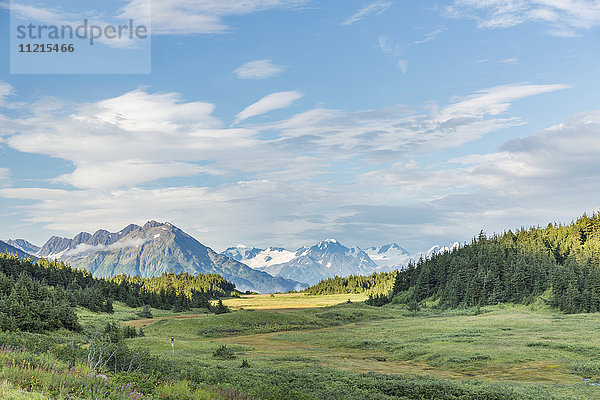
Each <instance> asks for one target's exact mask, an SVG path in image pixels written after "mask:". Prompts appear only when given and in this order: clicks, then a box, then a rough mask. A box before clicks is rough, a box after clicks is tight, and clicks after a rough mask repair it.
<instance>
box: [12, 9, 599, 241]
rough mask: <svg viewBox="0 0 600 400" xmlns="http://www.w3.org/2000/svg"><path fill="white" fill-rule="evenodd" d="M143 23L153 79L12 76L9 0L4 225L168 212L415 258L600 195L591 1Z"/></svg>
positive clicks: (117, 222)
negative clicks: (393, 247)
mask: <svg viewBox="0 0 600 400" xmlns="http://www.w3.org/2000/svg"><path fill="white" fill-rule="evenodd" d="M142 1H143V0H125V1H120V2H118V8H117V9H115V10H97V9H93V10H92V9H90V10H89V12H88V13H87V14H86V15H94V13H97V15H104V16H105V15H109V14H110V13H120V14H122V15H135V10H138V9H139V8H140V3H141V2H142ZM79 3H80V2H79ZM19 4H20V3H19V0H13V1H12V3H11V5H12V7H13V12H16V11H15V10H17V8H15V6H16V5H19ZM37 4H38V5H37V7H38V8H37V9H27V10H29V11H30V14H32V15H33V14H35V15H37V16H38V18H42V17H39V16H40V15H44V16H45V18H50V19H52V18H55V19H57V20H60V19H61V18H63V16H64V15H66V14H68V11H69V10H66V9H65V8H64V6H62V7H61V6H58V5H56V6H52V4H48V3H46V4H43V3H39V2H38V3H37ZM80 4H81V3H80ZM24 9H25V8H23V7H22V8H20V10H24ZM32 10H33V11H32ZM132 10H133V11H132ZM49 11H51V12H49ZM69 15H70V16H71V17H72V16H73V13H70V14H69ZM151 17H152V19H151V25H152V49H151V50H152V51H151V72H150V73H143V74H135V73H128V74H122V75H119V74H115V73H111V74H102V73H96V74H85V73H77V74H31V73H30V74H11V70H10V58H11V54H12V53H11V50H10V45H9V39H8V38H9V36H10V33H11V32H9V30H10V10H9V9H8V4H7V3H3V2H0V216H1V218H2V224H1V225H0V226H1V227H0V238H4V239H7V238H25V239H27V240H29V241H31V242H33V243H35V244H38V245H41V244H43V243H44V242H45V241H46V240H47V239H48V238H49V237H50V236H53V235H58V236H67V237H73V236H74V235H75V234H77V233H78V232H80V231H88V232H94V231H96V230H97V229H100V228H104V229H108V230H110V231H118V230H120V229H121V228H123V227H124V226H126V225H128V224H130V223H137V224H143V223H144V222H145V221H147V220H158V221H169V222H171V223H173V224H175V225H176V226H178V227H180V228H181V229H183V230H184V231H186V232H188V233H189V234H191V235H192V236H194V237H195V238H196V239H198V240H199V241H200V242H202V243H203V244H205V245H208V246H211V247H213V248H214V249H216V250H223V249H225V248H226V247H229V246H232V245H236V244H247V245H254V246H257V247H265V246H281V247H286V248H290V249H295V248H298V247H300V246H302V245H305V244H310V243H314V242H316V241H318V240H323V239H326V238H336V239H337V240H339V241H340V242H341V243H343V244H345V245H347V246H354V245H358V246H361V247H368V246H374V245H382V244H386V243H391V242H396V243H398V244H399V245H401V246H402V247H404V248H406V249H407V250H409V251H411V252H417V251H422V250H426V249H428V248H429V247H431V246H432V245H434V244H448V243H452V242H455V241H469V240H470V239H471V238H472V237H473V236H475V235H477V234H478V233H479V231H480V230H484V231H485V232H487V233H488V234H492V233H494V232H502V231H504V230H508V229H513V230H514V229H517V228H519V227H521V226H525V227H528V226H535V225H541V226H545V225H546V224H547V223H548V222H563V223H569V222H570V221H571V220H573V219H575V218H577V217H578V216H580V215H581V214H583V213H584V212H587V213H592V212H594V211H597V210H598V209H599V207H600V200H599V199H600V157H599V156H598V154H600V96H598V93H600V79H598V76H600V26H599V25H600V1H591V0H564V1H555V0H527V1H526V0H503V1H501V0H448V1H384V0H376V1H365V0H359V1H356V0H328V1H317V0H244V1H242V0H197V1H194V2H190V1H186V0H169V1H158V0H155V1H153V3H152V16H151ZM65 18H66V17H65ZM140 18H141V17H140ZM103 45H104V44H102V43H100V44H99V45H98V46H99V48H101V46H103ZM125 47H126V46H125ZM123 51H124V52H125V51H127V49H125V50H123ZM130 58H131V57H130ZM111 60H112V59H111ZM127 60H128V58H127V57H123V59H120V58H118V57H117V58H115V59H114V63H117V64H118V63H119V62H120V61H121V62H122V64H123V65H124V64H125V63H128V62H130V61H127ZM40 68H41V66H40Z"/></svg>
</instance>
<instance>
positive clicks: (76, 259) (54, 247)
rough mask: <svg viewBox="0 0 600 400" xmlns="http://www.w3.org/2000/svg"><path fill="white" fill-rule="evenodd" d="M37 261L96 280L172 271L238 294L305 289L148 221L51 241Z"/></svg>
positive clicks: (149, 275)
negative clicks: (212, 280) (213, 280)
mask: <svg viewBox="0 0 600 400" xmlns="http://www.w3.org/2000/svg"><path fill="white" fill-rule="evenodd" d="M38 255H39V256H41V257H45V258H49V259H55V258H56V259H59V260H62V261H65V262H66V263H68V264H70V265H72V266H74V267H77V268H81V269H86V270H88V271H90V272H91V273H92V274H93V275H94V276H96V277H112V276H115V275H119V274H126V275H130V276H135V275H138V276H141V277H153V276H160V275H163V274H164V273H167V272H170V271H172V272H175V273H182V272H187V273H190V274H192V275H197V274H199V273H210V274H219V275H221V276H223V277H224V278H226V279H228V280H230V281H231V282H233V283H235V284H236V287H237V289H238V290H241V291H246V290H251V291H257V292H263V293H268V292H286V291H288V290H292V289H301V288H303V287H304V286H303V285H301V284H299V283H298V282H295V281H292V280H288V279H284V278H283V277H273V276H271V275H269V274H268V273H265V272H261V271H257V270H254V269H252V268H250V267H248V266H247V265H245V264H242V263H240V262H238V261H237V260H234V259H232V258H230V257H227V256H224V255H221V254H218V253H216V252H215V251H213V250H212V249H211V248H209V247H206V246H204V245H203V244H202V243H200V242H198V241H197V240H196V239H194V238H193V237H191V236H190V235H188V234H187V233H185V232H183V231H182V230H181V229H179V228H177V227H176V226H174V225H172V224H170V223H168V222H167V223H159V222H156V221H149V222H147V223H146V224H145V225H144V226H142V227H140V226H137V225H129V226H127V227H126V228H124V229H123V230H121V231H119V232H116V233H111V232H108V231H105V230H99V231H97V232H96V233H94V234H93V235H92V234H89V233H86V232H82V233H80V234H78V235H77V236H75V237H74V238H73V239H68V238H61V237H56V236H53V237H52V238H50V240H48V242H46V244H44V246H43V247H42V248H41V250H40V251H39V252H38Z"/></svg>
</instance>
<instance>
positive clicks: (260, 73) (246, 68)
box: [234, 59, 285, 79]
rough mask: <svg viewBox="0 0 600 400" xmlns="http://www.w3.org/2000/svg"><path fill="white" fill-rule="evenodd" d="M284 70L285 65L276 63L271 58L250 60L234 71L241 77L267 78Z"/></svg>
mask: <svg viewBox="0 0 600 400" xmlns="http://www.w3.org/2000/svg"><path fill="white" fill-rule="evenodd" d="M284 70H285V68H284V67H282V66H280V65H275V64H273V62H272V61H271V60H268V59H267V60H256V61H249V62H247V63H245V64H244V65H242V66H241V67H239V68H237V69H236V70H235V71H234V72H235V74H236V75H237V77H238V78H240V79H266V78H271V77H273V76H276V75H279V74H280V73H282V72H283V71H284Z"/></svg>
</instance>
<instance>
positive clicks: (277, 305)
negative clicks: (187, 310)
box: [223, 293, 367, 311]
mask: <svg viewBox="0 0 600 400" xmlns="http://www.w3.org/2000/svg"><path fill="white" fill-rule="evenodd" d="M366 298H367V296H365V295H364V294H334V295H329V296H309V295H306V294H304V293H283V294H279V293H278V294H272V295H271V294H257V295H245V296H241V297H239V298H230V299H226V300H224V301H223V304H225V305H226V306H227V307H230V308H232V309H234V310H239V309H242V308H243V309H254V310H278V311H285V310H298V309H306V308H318V307H328V306H333V305H336V304H340V303H345V302H347V301H348V300H350V301H352V302H361V301H364V300H365V299H366Z"/></svg>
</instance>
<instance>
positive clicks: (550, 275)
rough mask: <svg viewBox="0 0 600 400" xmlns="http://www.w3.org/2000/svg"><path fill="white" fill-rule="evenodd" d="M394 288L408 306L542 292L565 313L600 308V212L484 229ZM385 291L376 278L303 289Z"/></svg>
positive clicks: (420, 265) (518, 298)
mask: <svg viewBox="0 0 600 400" xmlns="http://www.w3.org/2000/svg"><path fill="white" fill-rule="evenodd" d="M449 250H451V251H449ZM382 285H384V286H382ZM392 286H393V288H394V289H393V291H394V294H396V295H397V296H399V298H401V299H402V300H401V301H403V302H408V301H414V302H416V303H419V302H422V301H424V300H426V299H430V300H431V299H433V300H435V301H436V302H437V303H438V305H439V306H441V307H444V308H456V307H471V306H485V305H491V304H500V303H524V304H528V303H531V302H532V301H534V300H535V299H537V298H538V297H539V296H542V295H543V299H544V301H546V302H548V304H550V305H552V306H554V307H557V308H558V309H560V310H562V311H566V312H570V313H574V312H597V311H600V215H598V214H593V215H592V216H587V215H584V216H582V217H581V218H579V219H578V220H576V221H574V222H572V223H571V224H569V225H560V224H555V223H551V224H548V226H547V227H546V228H540V227H534V228H529V229H525V228H521V229H519V230H517V231H516V232H512V231H508V232H505V233H503V234H500V235H494V236H492V237H487V236H486V235H485V234H484V233H483V232H481V233H480V234H479V235H478V236H477V237H476V238H474V239H473V240H472V242H471V243H470V244H467V245H465V246H462V247H456V248H454V249H447V250H446V251H443V252H441V253H436V254H433V255H432V256H431V257H429V258H424V259H421V260H419V261H418V262H417V263H410V264H409V266H408V267H407V268H406V269H404V270H402V271H399V272H398V273H397V275H396V279H395V282H394V284H393V285H392ZM385 287H388V288H389V287H390V285H389V279H386V276H385V275H381V274H374V275H372V276H369V277H362V278H361V279H358V278H357V277H349V278H341V277H338V278H335V279H329V280H324V281H322V282H320V283H319V284H317V285H315V286H313V287H311V288H308V289H306V292H307V293H356V292H357V291H359V290H360V288H365V291H366V290H370V291H371V292H372V293H384V292H385V291H386V290H385ZM389 300H391V297H389V298H388V301H389Z"/></svg>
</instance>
